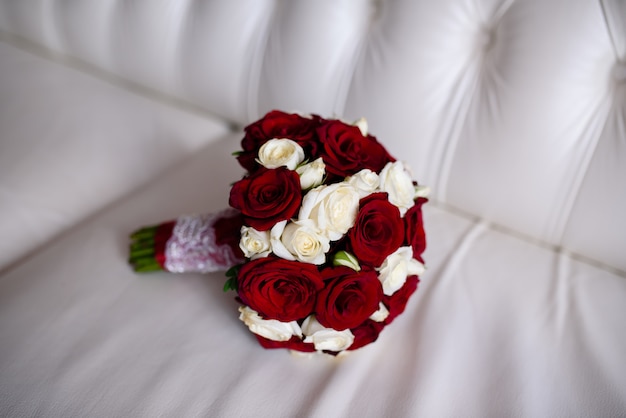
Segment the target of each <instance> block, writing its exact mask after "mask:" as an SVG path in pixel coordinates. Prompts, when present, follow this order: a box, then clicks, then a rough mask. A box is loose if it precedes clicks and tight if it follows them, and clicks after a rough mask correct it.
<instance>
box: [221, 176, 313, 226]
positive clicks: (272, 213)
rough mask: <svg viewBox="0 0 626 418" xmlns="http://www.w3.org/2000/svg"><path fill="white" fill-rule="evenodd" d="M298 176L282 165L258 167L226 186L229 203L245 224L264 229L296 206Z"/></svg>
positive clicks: (299, 199)
mask: <svg viewBox="0 0 626 418" xmlns="http://www.w3.org/2000/svg"><path fill="white" fill-rule="evenodd" d="M301 202H302V190H301V188H300V176H299V175H298V173H296V172H295V171H292V170H289V169H288V168H286V167H279V168H276V169H271V170H268V169H266V168H261V169H259V170H258V171H256V172H255V173H253V174H251V175H250V176H247V177H244V178H243V179H241V180H239V181H238V182H237V183H235V184H234V185H233V187H232V189H230V200H229V204H230V206H232V207H233V208H235V209H238V210H239V211H241V213H242V214H243V219H244V222H245V223H246V225H248V226H251V227H253V228H254V229H256V230H258V231H267V230H268V229H270V228H271V227H272V226H274V225H275V224H276V223H277V222H280V221H284V220H286V219H289V218H291V217H292V216H294V215H295V214H296V213H297V212H298V210H299V209H300V203H301Z"/></svg>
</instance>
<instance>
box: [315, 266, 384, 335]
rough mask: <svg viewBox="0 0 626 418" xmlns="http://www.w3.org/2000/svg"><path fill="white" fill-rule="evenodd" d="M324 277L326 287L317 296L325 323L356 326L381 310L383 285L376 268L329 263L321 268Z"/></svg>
mask: <svg viewBox="0 0 626 418" xmlns="http://www.w3.org/2000/svg"><path fill="white" fill-rule="evenodd" d="M322 277H323V279H324V282H325V287H324V289H322V290H321V291H320V292H319V294H318V296H317V304H316V307H315V313H316V316H317V320H318V321H319V323H320V324H322V325H324V326H325V327H327V328H333V329H335V330H337V331H342V330H344V329H346V328H355V327H357V326H359V325H361V324H362V323H363V321H365V320H366V319H367V318H369V317H370V316H371V315H372V314H373V313H374V312H376V311H377V310H378V307H379V303H380V301H381V300H382V297H383V288H382V285H381V284H380V281H379V280H378V275H377V274H376V272H375V271H374V270H371V269H363V270H361V271H360V272H356V271H354V270H352V269H351V268H348V267H329V268H326V269H324V270H322Z"/></svg>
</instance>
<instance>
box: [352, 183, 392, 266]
mask: <svg viewBox="0 0 626 418" xmlns="http://www.w3.org/2000/svg"><path fill="white" fill-rule="evenodd" d="M348 240H349V242H348V247H349V248H350V250H351V251H352V253H353V254H354V255H355V256H356V258H357V259H358V260H359V262H360V263H361V264H366V265H369V266H372V267H378V266H380V265H381V264H382V263H383V261H385V258H387V256H389V255H390V254H391V253H393V252H394V251H396V250H397V249H398V248H399V247H400V245H402V243H403V242H404V222H403V221H402V218H401V216H400V210H398V208H397V207H396V206H394V205H393V204H392V203H390V202H389V201H388V200H387V193H372V194H371V195H369V196H366V197H364V198H363V199H361V203H360V208H359V213H358V214H357V217H356V220H355V223H354V226H353V227H352V229H350V230H349V231H348Z"/></svg>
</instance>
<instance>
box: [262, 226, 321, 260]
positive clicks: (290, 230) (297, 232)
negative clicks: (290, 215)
mask: <svg viewBox="0 0 626 418" xmlns="http://www.w3.org/2000/svg"><path fill="white" fill-rule="evenodd" d="M280 241H281V242H282V244H283V246H284V249H286V250H287V251H289V253H290V254H291V255H292V256H293V257H295V259H296V260H299V261H302V262H304V263H311V264H316V265H320V264H324V262H325V261H326V253H327V252H328V250H330V241H329V240H328V238H327V237H326V236H324V235H323V234H322V233H321V231H320V230H319V229H318V228H317V227H316V224H315V222H313V221H312V220H310V219H304V220H301V221H295V222H291V223H288V224H287V225H286V226H285V228H284V231H283V233H282V236H281V238H280ZM276 249H277V250H278V252H279V253H277V252H276V251H274V253H275V254H276V255H278V256H279V257H282V249H283V248H281V247H279V246H276ZM282 258H285V257H282Z"/></svg>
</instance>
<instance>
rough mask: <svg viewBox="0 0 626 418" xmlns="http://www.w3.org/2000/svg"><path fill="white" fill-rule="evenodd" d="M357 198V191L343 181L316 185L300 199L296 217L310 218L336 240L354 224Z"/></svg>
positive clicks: (357, 207)
mask: <svg viewBox="0 0 626 418" xmlns="http://www.w3.org/2000/svg"><path fill="white" fill-rule="evenodd" d="M359 199H360V197H359V192H358V191H357V190H356V189H355V188H354V187H353V186H351V185H350V184H348V183H345V182H341V183H334V184H331V185H328V186H327V185H322V186H318V187H316V188H315V189H313V190H310V191H309V192H308V193H307V194H306V195H305V196H304V199H302V207H301V208H300V213H299V214H298V219H299V220H304V219H312V220H313V221H315V223H316V224H317V227H318V228H319V229H320V230H321V231H322V233H323V234H325V235H326V236H327V237H328V238H329V239H330V240H331V241H336V240H338V239H340V238H341V237H342V236H343V235H344V234H345V233H346V232H348V229H350V228H351V227H352V226H353V225H354V221H355V219H356V215H357V212H358V210H359Z"/></svg>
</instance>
